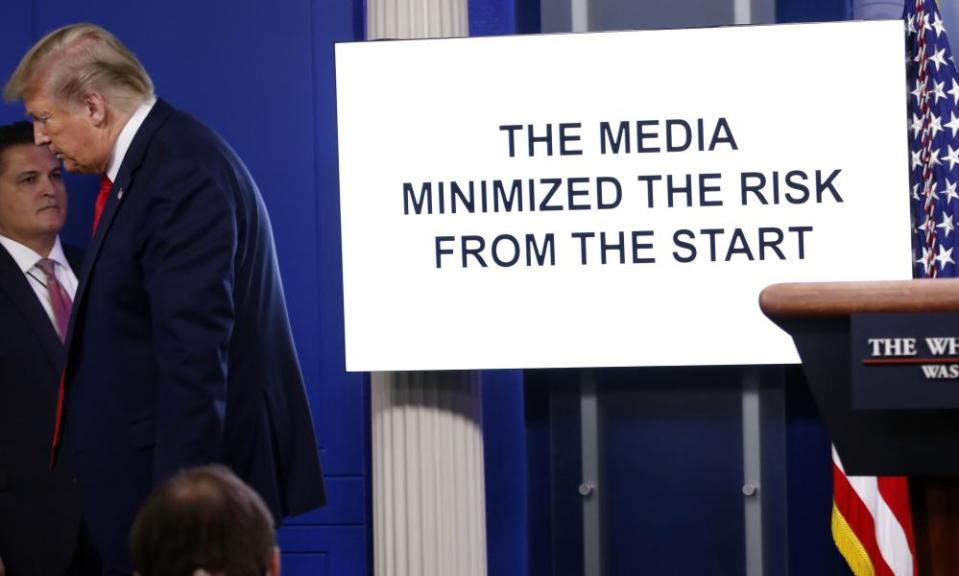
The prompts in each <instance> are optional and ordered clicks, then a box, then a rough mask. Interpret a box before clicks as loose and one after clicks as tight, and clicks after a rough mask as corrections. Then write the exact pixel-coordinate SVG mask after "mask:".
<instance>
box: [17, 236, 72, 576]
mask: <svg viewBox="0 0 959 576" xmlns="http://www.w3.org/2000/svg"><path fill="white" fill-rule="evenodd" d="M67 258H68V260H70V264H71V266H72V267H73V269H74V270H77V269H78V263H79V255H76V254H74V253H73V252H72V251H67ZM65 355H66V354H65V352H64V348H63V343H62V342H60V337H59V336H57V332H56V330H55V329H54V327H53V323H52V322H50V317H49V316H47V313H46V312H45V311H44V310H43V305H41V304H40V301H39V300H38V299H37V295H36V293H34V291H33V289H32V288H31V287H30V284H29V282H28V281H27V278H26V276H24V274H23V271H22V270H20V267H19V266H17V263H16V262H15V261H14V259H13V257H12V256H10V254H9V253H8V252H7V251H6V250H5V249H4V248H3V246H0V559H2V560H3V562H4V564H5V566H6V569H7V573H8V574H10V576H40V575H43V576H47V575H55V576H62V574H63V573H64V572H65V570H66V568H67V564H69V562H70V556H71V554H72V552H73V549H74V546H75V541H76V536H77V529H78V526H79V521H80V502H79V498H78V495H77V487H76V485H74V483H73V481H72V478H71V476H70V473H69V471H68V470H67V469H66V467H65V466H64V463H63V462H60V463H58V465H57V466H56V467H55V468H54V469H53V470H51V469H50V441H51V437H52V436H53V419H54V413H55V411H56V406H57V385H58V383H59V381H60V371H61V370H62V369H63V359H64V357H65Z"/></svg>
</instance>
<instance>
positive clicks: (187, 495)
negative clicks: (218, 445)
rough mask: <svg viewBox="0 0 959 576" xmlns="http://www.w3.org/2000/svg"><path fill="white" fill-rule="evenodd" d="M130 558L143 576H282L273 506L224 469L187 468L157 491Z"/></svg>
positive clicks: (139, 522) (141, 518)
mask: <svg viewBox="0 0 959 576" xmlns="http://www.w3.org/2000/svg"><path fill="white" fill-rule="evenodd" d="M130 555H131V557H132V560H133V570H134V573H135V574H138V575H139V576H199V575H206V574H209V575H211V576H221V575H222V576H265V575H268V576H280V551H279V548H277V546H276V538H275V535H274V526H273V517H272V516H271V514H270V510H269V508H267V507H266V504H265V503H264V502H263V499H262V498H260V496H259V495H258V494H257V493H256V492H254V491H253V489H252V488H250V487H249V486H247V485H246V484H245V483H244V482H243V481H242V480H240V479H239V478H237V477H236V476H235V475H234V474H233V473H232V472H231V471H230V470H229V469H228V468H226V467H224V466H219V465H209V466H202V467H198V468H190V469H188V470H183V471H181V472H179V473H178V474H177V475H176V476H173V477H172V478H170V479H169V480H167V481H166V482H165V483H163V484H162V485H161V486H159V487H158V488H157V489H156V490H154V491H153V493H152V494H151V495H150V497H149V498H148V499H147V501H146V502H145V503H144V505H143V507H142V508H141V509H140V511H139V512H138V513H137V516H136V519H135V520H134V522H133V529H132V531H131V533H130Z"/></svg>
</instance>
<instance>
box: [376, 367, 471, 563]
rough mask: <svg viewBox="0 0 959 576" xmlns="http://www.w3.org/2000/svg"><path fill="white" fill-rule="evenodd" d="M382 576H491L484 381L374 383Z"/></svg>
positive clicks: (393, 376) (415, 377) (404, 378)
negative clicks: (481, 398)
mask: <svg viewBox="0 0 959 576" xmlns="http://www.w3.org/2000/svg"><path fill="white" fill-rule="evenodd" d="M371 386H372V401H371V406H372V413H373V414H372V416H373V418H372V420H373V437H372V440H373V548H374V567H375V574H376V576H446V575H449V574H456V575H457V576H459V575H462V576H485V574H486V498H485V482H484V480H483V433H482V427H481V426H480V422H481V417H482V415H481V413H480V402H479V375H478V373H471V372H377V373H374V374H373V377H372V382H371Z"/></svg>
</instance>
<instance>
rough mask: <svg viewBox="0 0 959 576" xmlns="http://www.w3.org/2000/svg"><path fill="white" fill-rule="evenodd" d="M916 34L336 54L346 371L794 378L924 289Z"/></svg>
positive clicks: (746, 31)
mask: <svg viewBox="0 0 959 576" xmlns="http://www.w3.org/2000/svg"><path fill="white" fill-rule="evenodd" d="M903 37H904V27H903V23H902V22H901V21H881V22H848V23H830V24H803V25H783V26H746V27H729V28H711V29H702V30H664V31H647V32H617V33H598V34H561V35H542V36H516V37H495V38H475V39H468V38H467V39H446V40H418V41H387V42H365V43H352V44H339V45H337V46H336V86H337V108H338V131H339V161H340V165H339V176H340V202H341V224H342V241H343V289H344V311H345V331H346V367H347V369H348V370H351V371H366V370H370V371H373V370H445V369H485V368H540V367H604V366H670V365H728V364H778V363H792V362H796V361H798V359H797V355H796V352H795V349H794V347H793V345H792V342H791V340H790V338H789V337H788V336H787V335H786V334H785V333H783V332H782V331H780V330H779V329H778V328H777V327H776V326H775V325H773V324H772V323H771V322H770V321H768V320H767V319H766V318H765V317H764V316H763V314H762V313H761V312H760V310H759V306H758V295H759V292H760V291H761V290H762V288H764V287H765V286H767V285H769V284H772V283H776V282H787V281H838V280H880V279H883V280H885V279H905V278H909V277H910V274H911V261H912V258H911V246H910V215H909V200H910V191H909V181H908V168H909V154H908V148H907V145H908V142H907V129H908V126H907V118H906V116H907V113H906V98H907V91H906V82H905V62H904V58H905V56H904V49H903V42H904V40H903Z"/></svg>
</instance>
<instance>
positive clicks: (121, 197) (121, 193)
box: [117, 188, 123, 200]
mask: <svg viewBox="0 0 959 576" xmlns="http://www.w3.org/2000/svg"><path fill="white" fill-rule="evenodd" d="M117 200H123V188H120V191H119V192H117Z"/></svg>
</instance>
